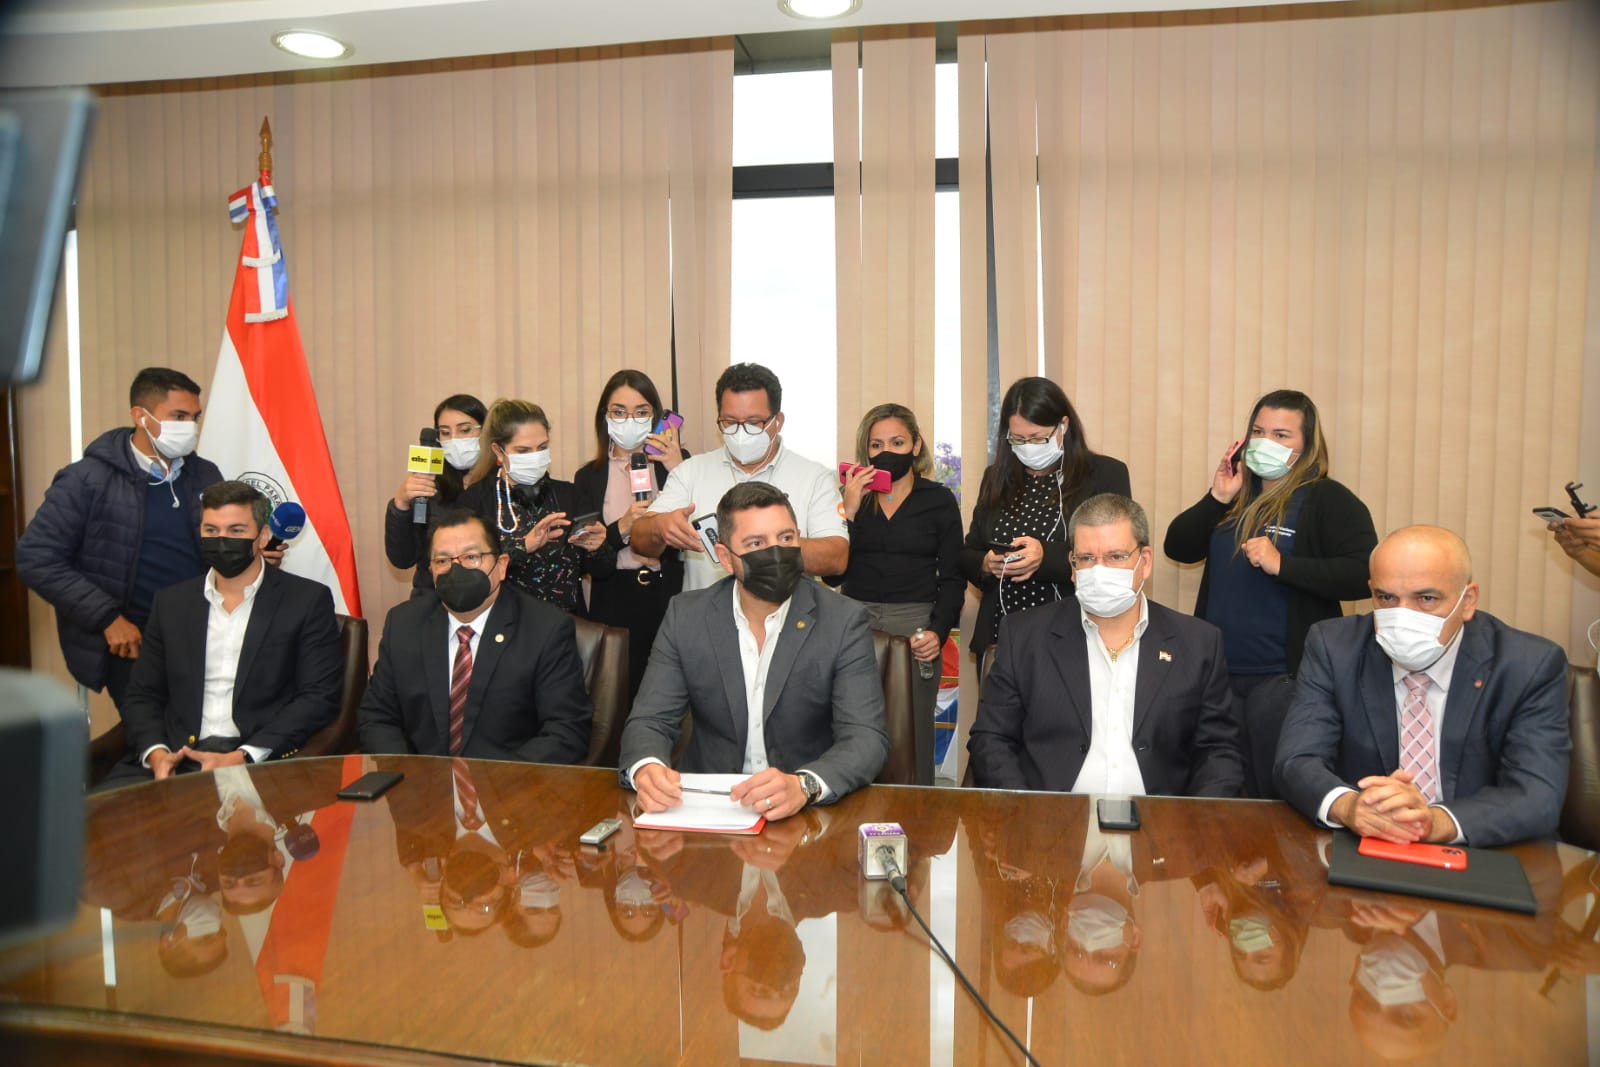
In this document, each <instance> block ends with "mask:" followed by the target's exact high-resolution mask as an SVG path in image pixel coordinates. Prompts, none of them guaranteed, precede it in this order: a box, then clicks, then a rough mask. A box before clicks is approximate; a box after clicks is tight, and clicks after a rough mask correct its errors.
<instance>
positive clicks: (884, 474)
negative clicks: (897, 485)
mask: <svg viewBox="0 0 1600 1067" xmlns="http://www.w3.org/2000/svg"><path fill="white" fill-rule="evenodd" d="M859 470H870V471H873V472H874V473H873V475H872V481H870V482H868V483H867V488H868V489H871V490H872V491H873V492H874V493H887V492H889V491H890V490H891V489H893V488H894V479H893V478H891V477H889V472H888V471H885V470H878V468H876V467H863V466H861V465H860V464H858V463H841V464H839V484H840V485H844V484H846V483H848V482H849V481H850V478H851V477H852V476H853V475H854V474H855V472H856V471H859Z"/></svg>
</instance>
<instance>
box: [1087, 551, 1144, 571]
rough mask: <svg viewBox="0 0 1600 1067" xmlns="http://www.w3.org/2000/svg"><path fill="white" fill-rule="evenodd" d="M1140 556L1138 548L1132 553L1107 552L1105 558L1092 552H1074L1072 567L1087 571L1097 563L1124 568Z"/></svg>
mask: <svg viewBox="0 0 1600 1067" xmlns="http://www.w3.org/2000/svg"><path fill="white" fill-rule="evenodd" d="M1138 556H1139V550H1138V549H1137V548H1136V549H1134V550H1133V551H1132V552H1107V553H1106V554H1105V555H1103V556H1096V555H1094V554H1093V553H1090V552H1082V553H1078V552H1074V553H1073V554H1072V565H1073V566H1074V567H1077V568H1079V569H1087V568H1089V567H1093V566H1094V565H1095V564H1097V563H1104V564H1105V565H1106V566H1108V567H1122V566H1125V565H1126V564H1127V562H1128V561H1129V560H1130V559H1137V558H1138Z"/></svg>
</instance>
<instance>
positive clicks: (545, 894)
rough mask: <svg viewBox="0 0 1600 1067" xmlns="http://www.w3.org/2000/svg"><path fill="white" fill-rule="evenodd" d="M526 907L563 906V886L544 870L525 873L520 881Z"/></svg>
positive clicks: (522, 898)
mask: <svg viewBox="0 0 1600 1067" xmlns="http://www.w3.org/2000/svg"><path fill="white" fill-rule="evenodd" d="M520 886H521V892H522V897H521V901H522V906H523V907H524V908H558V907H560V906H561V887H560V886H559V885H557V884H556V882H555V879H553V878H551V877H550V876H549V875H548V874H545V873H544V872H543V871H538V872H536V873H534V874H525V875H523V876H522V881H521V883H520Z"/></svg>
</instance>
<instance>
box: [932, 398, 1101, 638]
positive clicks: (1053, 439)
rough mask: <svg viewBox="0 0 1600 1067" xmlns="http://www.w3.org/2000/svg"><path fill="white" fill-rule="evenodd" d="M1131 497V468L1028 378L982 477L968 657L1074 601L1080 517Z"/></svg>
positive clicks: (973, 543) (968, 569)
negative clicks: (1020, 614)
mask: <svg viewBox="0 0 1600 1067" xmlns="http://www.w3.org/2000/svg"><path fill="white" fill-rule="evenodd" d="M1100 493H1119V494H1121V495H1122V496H1132V495H1133V494H1132V491H1131V490H1130V489H1129V487H1128V466H1127V464H1125V463H1123V462H1122V461H1121V460H1120V459H1112V458H1111V457H1110V456H1102V455H1098V454H1096V453H1094V452H1091V451H1090V450H1089V443H1088V439H1087V438H1086V437H1085V435H1084V432H1083V425H1082V423H1081V422H1079V420H1078V413H1077V412H1076V411H1074V410H1073V408H1072V402H1071V401H1070V400H1068V399H1067V394H1066V393H1064V392H1063V391H1062V389H1061V387H1060V386H1059V385H1057V384H1056V383H1055V382H1052V381H1051V380H1050V379H1048V378H1019V379H1018V380H1017V381H1015V382H1013V383H1012V385H1011V388H1009V389H1007V390H1006V395H1005V398H1004V399H1003V400H1002V401H1001V402H1000V425H999V427H998V430H997V432H996V434H995V443H994V463H992V464H990V466H989V468H988V469H987V470H985V471H984V472H983V482H982V484H981V486H980V487H979V489H978V502H977V506H976V507H974V508H973V512H972V526H971V527H970V528H969V529H968V531H967V540H966V544H965V546H964V547H963V548H962V551H961V569H962V571H963V572H964V573H965V574H966V576H967V580H968V581H969V582H971V583H972V584H973V585H976V586H977V587H978V588H979V590H981V592H982V594H983V598H982V600H981V601H980V602H979V604H978V620H977V623H976V625H975V626H974V629H973V633H972V636H971V638H970V640H969V641H968V647H970V648H971V649H972V652H973V654H974V655H979V656H981V655H982V653H983V650H984V649H986V648H988V647H989V646H990V645H992V644H994V641H995V637H996V636H997V635H998V633H999V631H1000V620H1001V619H1002V618H1003V617H1004V616H1006V615H1009V614H1011V613H1012V612H1016V611H1026V610H1027V609H1028V608H1036V607H1039V606H1040V605H1041V604H1050V603H1053V602H1055V601H1057V600H1060V599H1061V598H1062V597H1063V596H1067V595H1070V594H1071V593H1072V589H1073V585H1072V558H1071V557H1072V542H1071V541H1070V540H1069V539H1068V537H1067V519H1068V518H1070V517H1071V515H1072V509H1073V508H1076V507H1077V506H1078V505H1079V504H1081V503H1083V502H1084V501H1085V500H1087V499H1089V498H1090V497H1091V496H1096V495H1098V494H1100Z"/></svg>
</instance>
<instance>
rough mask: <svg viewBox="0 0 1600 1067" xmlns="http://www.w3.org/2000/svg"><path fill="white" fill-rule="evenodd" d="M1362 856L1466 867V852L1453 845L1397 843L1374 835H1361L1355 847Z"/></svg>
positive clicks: (1445, 867)
mask: <svg viewBox="0 0 1600 1067" xmlns="http://www.w3.org/2000/svg"><path fill="white" fill-rule="evenodd" d="M1356 851H1357V852H1359V853H1361V854H1362V855H1363V856H1372V857H1373V858H1375V859H1380V860H1399V861H1400V862H1401V863H1420V864H1422V865H1423V866H1424V867H1442V868H1443V869H1445V870H1447V871H1464V870H1466V869H1467V852H1466V850H1465V849H1460V848H1456V847H1455V846H1454V845H1425V844H1422V843H1421V842H1420V841H1419V842H1417V843H1416V844H1414V845H1397V844H1395V843H1394V842H1393V841H1384V840H1382V839H1380V838H1376V837H1363V838H1362V839H1361V845H1360V847H1358V848H1357V849H1356Z"/></svg>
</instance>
